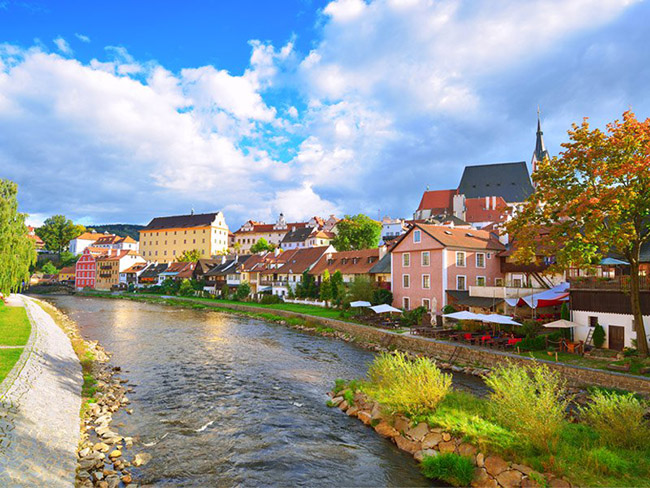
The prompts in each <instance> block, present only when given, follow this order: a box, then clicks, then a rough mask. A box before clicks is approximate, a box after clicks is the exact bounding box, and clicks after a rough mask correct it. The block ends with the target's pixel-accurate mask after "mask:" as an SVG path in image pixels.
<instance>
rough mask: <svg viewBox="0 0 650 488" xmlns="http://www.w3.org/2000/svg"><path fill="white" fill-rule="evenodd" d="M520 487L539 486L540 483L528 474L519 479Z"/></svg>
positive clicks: (533, 487) (537, 487)
mask: <svg viewBox="0 0 650 488" xmlns="http://www.w3.org/2000/svg"><path fill="white" fill-rule="evenodd" d="M521 488H541V487H540V484H539V483H538V482H537V481H535V480H534V479H532V478H529V477H528V476H524V479H522V480H521Z"/></svg>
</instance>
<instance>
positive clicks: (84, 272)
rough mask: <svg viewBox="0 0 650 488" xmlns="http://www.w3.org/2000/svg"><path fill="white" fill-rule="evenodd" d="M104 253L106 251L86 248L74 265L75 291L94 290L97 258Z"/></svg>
mask: <svg viewBox="0 0 650 488" xmlns="http://www.w3.org/2000/svg"><path fill="white" fill-rule="evenodd" d="M104 253H106V249H101V248H96V247H92V246H88V247H86V248H85V249H84V250H83V252H82V253H81V256H79V259H78V260H77V264H76V265H75V277H74V286H75V288H77V289H82V288H95V271H96V260H97V257H99V256H101V255H103V254H104Z"/></svg>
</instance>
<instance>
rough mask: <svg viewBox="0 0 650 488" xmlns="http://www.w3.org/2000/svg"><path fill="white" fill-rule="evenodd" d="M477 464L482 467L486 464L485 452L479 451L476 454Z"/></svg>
mask: <svg viewBox="0 0 650 488" xmlns="http://www.w3.org/2000/svg"><path fill="white" fill-rule="evenodd" d="M476 465H477V466H478V467H479V468H482V467H483V466H485V454H483V453H482V452H479V453H478V454H477V455H476Z"/></svg>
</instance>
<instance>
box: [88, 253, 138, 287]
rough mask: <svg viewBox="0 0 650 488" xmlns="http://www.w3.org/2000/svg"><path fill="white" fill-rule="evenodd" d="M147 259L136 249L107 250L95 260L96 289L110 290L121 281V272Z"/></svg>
mask: <svg viewBox="0 0 650 488" xmlns="http://www.w3.org/2000/svg"><path fill="white" fill-rule="evenodd" d="M144 262H145V260H144V259H142V257H141V256H140V255H139V254H138V253H136V252H135V251H118V250H114V249H109V250H107V254H104V255H102V256H99V257H98V258H97V259H96V261H95V289H97V290H110V289H111V288H112V287H113V286H117V285H118V284H119V283H120V272H122V271H124V270H126V269H128V268H130V267H131V266H133V265H134V264H137V263H144Z"/></svg>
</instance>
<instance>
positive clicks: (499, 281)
mask: <svg viewBox="0 0 650 488" xmlns="http://www.w3.org/2000/svg"><path fill="white" fill-rule="evenodd" d="M494 286H503V278H494Z"/></svg>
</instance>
